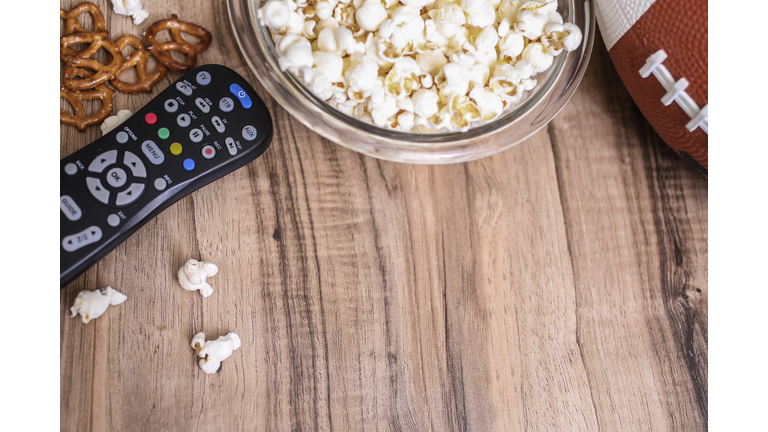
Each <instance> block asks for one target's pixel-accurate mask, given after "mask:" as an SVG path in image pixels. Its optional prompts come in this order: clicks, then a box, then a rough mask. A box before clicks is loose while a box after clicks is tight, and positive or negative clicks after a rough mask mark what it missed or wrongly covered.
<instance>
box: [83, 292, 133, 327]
mask: <svg viewBox="0 0 768 432" xmlns="http://www.w3.org/2000/svg"><path fill="white" fill-rule="evenodd" d="M127 298H128V297H126V296H125V295H124V294H121V293H119V292H117V290H115V289H114V288H112V287H110V286H108V287H106V288H104V289H102V290H101V291H98V290H96V291H80V293H79V294H78V295H77V298H76V299H75V304H74V305H72V307H71V308H70V309H69V310H70V311H71V312H72V317H75V316H77V314H80V315H82V317H83V323H85V324H88V321H90V320H92V319H94V318H98V317H100V316H101V315H102V314H104V312H105V311H106V310H107V308H108V307H109V305H113V306H117V305H119V304H120V303H122V302H124V301H125V300H126V299H127Z"/></svg>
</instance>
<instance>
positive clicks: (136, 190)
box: [115, 183, 144, 206]
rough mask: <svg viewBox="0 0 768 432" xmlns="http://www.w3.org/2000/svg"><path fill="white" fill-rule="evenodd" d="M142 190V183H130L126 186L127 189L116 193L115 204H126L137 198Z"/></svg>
mask: <svg viewBox="0 0 768 432" xmlns="http://www.w3.org/2000/svg"><path fill="white" fill-rule="evenodd" d="M142 192H144V184H143V183H131V185H130V186H128V189H126V190H124V191H122V192H120V193H119V194H117V200H116V201H115V205H118V206H127V205H128V204H130V203H132V202H134V201H136V200H137V199H139V197H140V196H141V193H142Z"/></svg>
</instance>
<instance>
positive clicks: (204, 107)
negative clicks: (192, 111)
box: [195, 98, 211, 114]
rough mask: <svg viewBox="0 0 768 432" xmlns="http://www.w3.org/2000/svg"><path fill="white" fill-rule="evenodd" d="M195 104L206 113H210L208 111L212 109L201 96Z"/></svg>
mask: <svg viewBox="0 0 768 432" xmlns="http://www.w3.org/2000/svg"><path fill="white" fill-rule="evenodd" d="M195 105H197V107H198V108H200V111H202V112H204V113H205V114H208V112H209V111H211V107H209V106H208V104H207V103H205V101H204V100H202V99H200V98H197V99H195Z"/></svg>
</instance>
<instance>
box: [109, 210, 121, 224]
mask: <svg viewBox="0 0 768 432" xmlns="http://www.w3.org/2000/svg"><path fill="white" fill-rule="evenodd" d="M107 223H108V224H109V226H112V227H116V226H118V225H120V216H118V215H116V214H114V213H112V214H111V215H109V216H107Z"/></svg>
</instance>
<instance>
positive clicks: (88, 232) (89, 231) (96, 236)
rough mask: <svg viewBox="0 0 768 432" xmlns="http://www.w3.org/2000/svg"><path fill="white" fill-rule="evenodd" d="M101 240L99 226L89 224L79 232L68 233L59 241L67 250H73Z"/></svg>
mask: <svg viewBox="0 0 768 432" xmlns="http://www.w3.org/2000/svg"><path fill="white" fill-rule="evenodd" d="M99 240H101V228H99V227H97V226H96V225H93V226H90V227H88V228H86V229H84V230H82V231H80V232H79V233H75V234H72V235H68V236H66V237H64V240H62V241H61V247H63V248H64V250H65V251H67V252H74V251H76V250H78V249H80V248H81V247H83V246H87V245H89V244H92V243H96V242H97V241H99Z"/></svg>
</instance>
